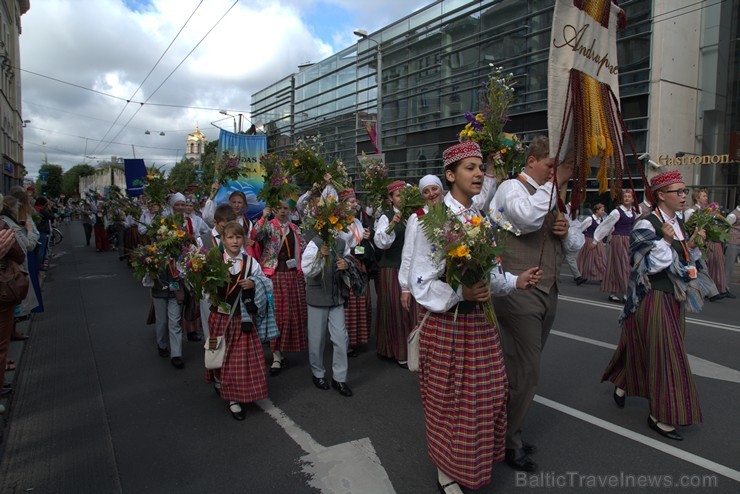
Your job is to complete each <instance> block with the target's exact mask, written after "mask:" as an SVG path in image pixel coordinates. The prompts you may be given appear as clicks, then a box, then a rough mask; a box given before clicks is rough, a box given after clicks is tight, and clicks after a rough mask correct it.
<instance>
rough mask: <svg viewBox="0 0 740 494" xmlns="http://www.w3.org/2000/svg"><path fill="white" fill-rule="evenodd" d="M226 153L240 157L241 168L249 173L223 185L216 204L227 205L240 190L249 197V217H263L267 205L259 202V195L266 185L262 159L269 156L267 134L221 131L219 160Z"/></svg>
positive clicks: (247, 212) (216, 198)
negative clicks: (231, 196) (234, 193)
mask: <svg viewBox="0 0 740 494" xmlns="http://www.w3.org/2000/svg"><path fill="white" fill-rule="evenodd" d="M224 152H228V153H231V154H234V155H237V156H239V157H240V163H241V166H244V167H245V168H246V169H247V170H248V172H247V174H246V175H244V176H242V177H240V178H239V180H237V181H229V182H228V183H227V184H226V185H225V186H223V185H222V186H221V189H219V191H218V193H217V194H216V197H215V199H214V201H215V202H216V204H223V203H226V202H228V201H229V195H230V194H231V193H232V192H234V191H236V190H240V191H242V192H244V195H245V196H247V210H246V214H247V216H248V217H250V218H254V217H256V216H259V215H261V214H262V210H263V209H264V207H265V205H264V204H263V203H261V202H260V201H258V200H257V193H258V192H259V191H260V190H262V186H263V185H264V179H263V177H262V174H263V173H264V170H263V169H262V165H261V164H260V158H261V157H262V156H263V155H265V154H267V136H266V135H265V134H256V135H246V134H234V133H233V132H229V131H227V130H223V129H221V134H219V136H218V156H219V158H220V157H221V156H223V153H224Z"/></svg>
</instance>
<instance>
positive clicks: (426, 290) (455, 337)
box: [409, 142, 541, 494]
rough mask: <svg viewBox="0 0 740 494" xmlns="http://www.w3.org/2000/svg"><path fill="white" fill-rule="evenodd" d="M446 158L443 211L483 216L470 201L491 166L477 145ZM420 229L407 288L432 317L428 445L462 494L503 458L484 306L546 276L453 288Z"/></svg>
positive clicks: (501, 408) (500, 406)
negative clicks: (444, 208) (499, 296)
mask: <svg viewBox="0 0 740 494" xmlns="http://www.w3.org/2000/svg"><path fill="white" fill-rule="evenodd" d="M443 159H444V165H445V167H444V170H445V179H446V181H447V183H448V186H449V188H450V192H449V193H447V195H446V196H445V197H444V204H445V206H446V207H447V208H449V209H450V210H451V211H452V212H454V213H455V215H456V216H457V218H458V219H459V220H461V221H465V222H467V221H471V220H472V219H473V218H476V217H478V218H480V216H481V213H480V211H479V210H478V209H477V208H476V207H475V204H474V203H473V200H472V198H473V196H475V195H476V194H478V193H479V192H480V190H481V186H482V182H483V170H484V166H485V165H484V164H483V157H482V155H481V151H480V148H479V147H478V144H477V143H471V142H463V143H460V144H456V145H454V146H452V147H450V148H447V149H446V150H445V152H444V153H443ZM416 231H417V233H416V235H415V238H414V243H415V246H414V251H415V253H414V256H413V258H412V261H411V266H410V269H409V277H410V279H411V280H413V282H412V283H410V284H409V287H410V289H411V295H412V296H413V297H414V298H415V299H416V301H417V302H418V303H419V304H421V306H422V307H423V309H422V310H423V312H425V313H426V312H428V316H427V319H426V320H425V321H424V320H422V321H423V325H422V327H421V335H420V338H419V384H420V388H421V399H422V404H423V406H424V418H425V422H426V431H427V446H428V448H429V456H430V458H431V460H432V462H433V463H434V465H435V466H436V467H437V478H438V482H439V488H440V490H441V491H442V492H444V493H448V494H450V493H460V492H462V491H461V489H460V486H463V487H466V488H470V489H478V488H480V487H481V486H483V485H485V484H487V483H488V482H489V481H490V478H491V468H492V466H493V464H494V463H496V462H499V461H502V460H503V459H504V449H505V436H506V396H507V387H508V381H507V377H506V369H505V366H504V357H503V353H502V350H501V345H500V343H499V336H498V331H497V329H496V327H495V326H494V325H492V324H490V323H488V322H487V320H486V317H485V315H484V312H483V309H482V308H481V304H480V302H485V301H488V300H490V297H491V295H492V294H493V295H494V296H496V295H505V294H507V293H510V292H511V291H512V290H514V288H515V287H516V288H521V289H528V288H531V287H533V286H534V285H536V284H537V282H538V281H539V277H540V275H541V271H539V270H537V269H536V268H533V269H530V270H527V271H525V272H524V273H522V274H521V275H519V276H515V275H512V274H510V273H502V272H499V270H498V269H494V270H493V271H492V272H491V275H490V280H481V281H480V282H478V283H476V284H475V285H473V286H472V287H464V286H460V287H459V288H458V289H457V290H454V289H453V288H452V287H451V286H450V285H449V284H448V283H447V282H446V281H445V260H444V258H440V257H439V256H435V255H434V254H433V253H432V244H431V242H430V241H429V239H428V238H427V237H426V236H425V234H424V233H423V231H422V230H421V228H417V230H416ZM489 282H490V287H489Z"/></svg>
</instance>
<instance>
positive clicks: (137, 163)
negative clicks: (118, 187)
mask: <svg viewBox="0 0 740 494" xmlns="http://www.w3.org/2000/svg"><path fill="white" fill-rule="evenodd" d="M123 170H124V173H125V174H126V195H127V196H129V197H136V196H140V195H141V194H143V193H144V185H143V184H144V181H145V180H144V177H146V165H145V164H144V160H142V159H124V160H123Z"/></svg>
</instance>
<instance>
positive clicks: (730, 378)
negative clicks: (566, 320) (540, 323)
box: [550, 329, 740, 384]
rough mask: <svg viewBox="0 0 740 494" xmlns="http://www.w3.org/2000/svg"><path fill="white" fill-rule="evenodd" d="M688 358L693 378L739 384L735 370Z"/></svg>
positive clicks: (601, 343) (575, 337) (582, 339)
mask: <svg viewBox="0 0 740 494" xmlns="http://www.w3.org/2000/svg"><path fill="white" fill-rule="evenodd" d="M550 334H554V335H555V336H560V337H562V338H568V339H571V340H576V341H580V342H583V343H588V344H589V345H596V346H600V347H603V348H608V349H610V350H614V349H615V348H617V345H612V344H611V343H606V342H604V341H599V340H594V339H591V338H586V337H585V336H578V335H575V334H571V333H564V332H562V331H556V330H554V329H553V330H552V331H550ZM688 357H689V365H690V366H691V373H692V374H694V375H695V376H700V377H706V378H709V379H717V380H719V381H727V382H731V383H738V384H740V371H738V370H735V369H733V368H731V367H725V366H724V365H720V364H717V363H715V362H712V361H710V360H705V359H703V358H699V357H695V356H694V355H689V356H688Z"/></svg>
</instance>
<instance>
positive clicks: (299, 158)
mask: <svg viewBox="0 0 740 494" xmlns="http://www.w3.org/2000/svg"><path fill="white" fill-rule="evenodd" d="M323 149H324V147H323V143H322V142H321V137H320V136H313V137H309V138H305V139H299V140H298V142H296V145H295V147H294V148H293V149H292V150H291V151H290V153H289V159H288V160H286V162H285V168H286V170H287V172H288V175H289V176H290V177H293V178H294V179H295V181H296V182H297V183H299V184H302V185H305V186H308V187H316V188H323V186H324V184H329V185H332V186H333V187H334V189H335V190H336V191H337V192H341V191H343V190H344V189H346V188H348V187H350V179H349V175H348V174H347V170H346V168H345V167H344V164H343V163H342V162H341V161H339V160H334V161H332V162H331V163H330V164H327V163H326V160H325V159H324V158H323Z"/></svg>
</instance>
